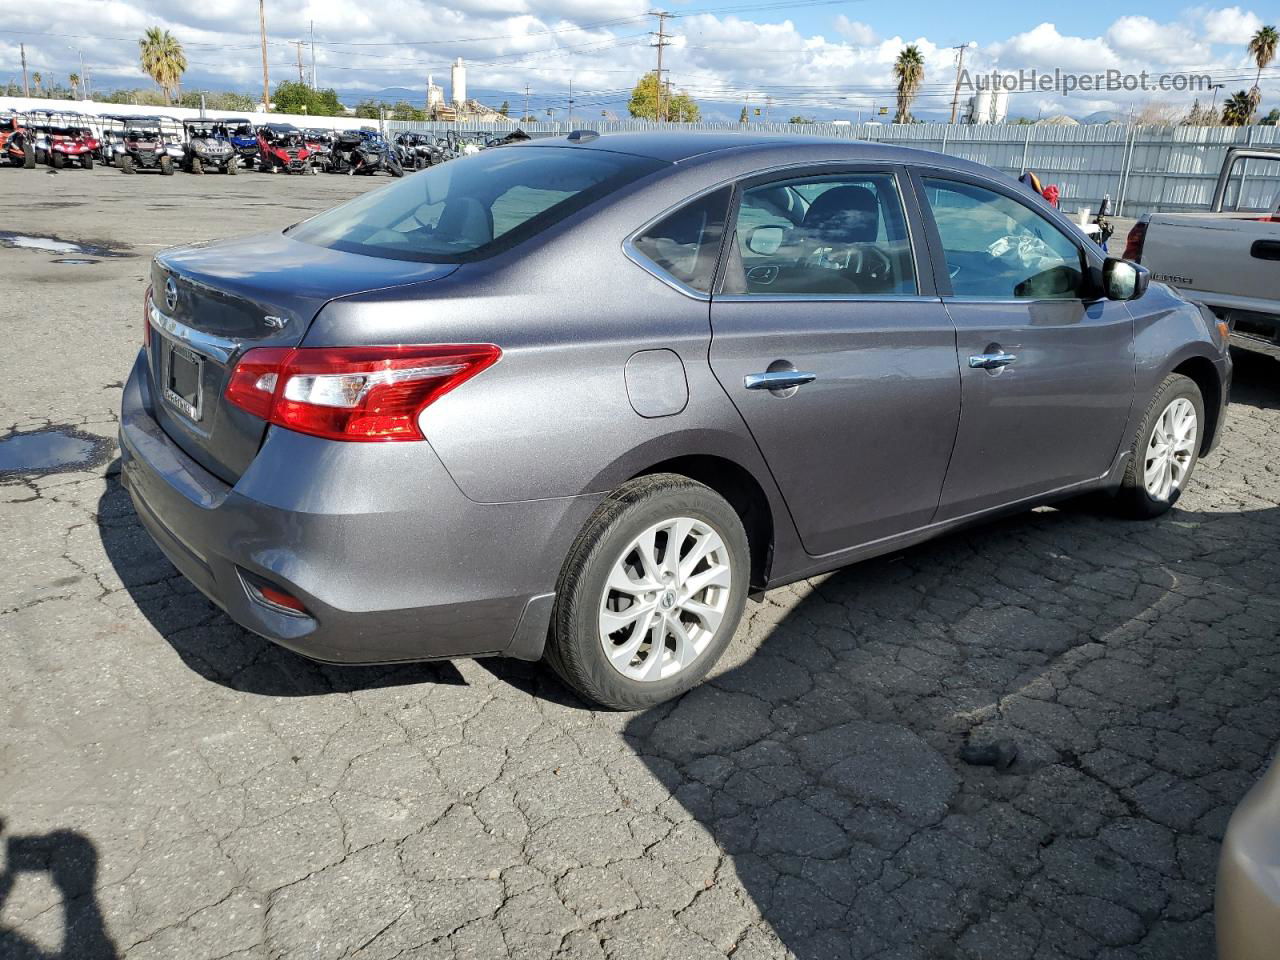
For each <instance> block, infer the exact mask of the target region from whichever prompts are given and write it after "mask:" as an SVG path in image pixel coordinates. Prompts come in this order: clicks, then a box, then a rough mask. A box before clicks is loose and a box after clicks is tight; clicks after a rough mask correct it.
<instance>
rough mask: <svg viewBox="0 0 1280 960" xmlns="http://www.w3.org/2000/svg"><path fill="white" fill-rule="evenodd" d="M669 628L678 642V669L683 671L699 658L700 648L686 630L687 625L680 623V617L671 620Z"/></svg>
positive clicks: (676, 653)
mask: <svg viewBox="0 0 1280 960" xmlns="http://www.w3.org/2000/svg"><path fill="white" fill-rule="evenodd" d="M667 626H668V627H669V628H670V630H671V636H672V637H673V638H675V641H676V652H675V661H676V664H677V668H678V669H680V670H683V669H684V668H685V667H687V666H688V665H689V664H691V663H693V661H694V660H695V659H696V658H697V656H698V648H697V646H696V645H695V644H694V642H693V637H691V636H689V631H688V630H686V629H685V625H684V624H683V623H681V622H680V618H679V617H671V618H669V619H668V620H667Z"/></svg>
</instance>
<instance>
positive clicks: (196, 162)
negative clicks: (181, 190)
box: [191, 157, 204, 174]
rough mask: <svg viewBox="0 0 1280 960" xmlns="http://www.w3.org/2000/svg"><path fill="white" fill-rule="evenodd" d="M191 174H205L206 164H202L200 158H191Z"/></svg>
mask: <svg viewBox="0 0 1280 960" xmlns="http://www.w3.org/2000/svg"><path fill="white" fill-rule="evenodd" d="M191 172H192V173H197V174H199V173H204V164H203V163H201V162H200V158H199V157H192V158H191Z"/></svg>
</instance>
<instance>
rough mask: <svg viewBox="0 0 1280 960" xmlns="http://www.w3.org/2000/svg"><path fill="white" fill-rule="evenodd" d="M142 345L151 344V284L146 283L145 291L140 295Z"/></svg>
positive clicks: (148, 346) (148, 345)
mask: <svg viewBox="0 0 1280 960" xmlns="http://www.w3.org/2000/svg"><path fill="white" fill-rule="evenodd" d="M142 345H143V346H144V347H147V348H150V346H151V284H149V283H148V284H147V292H146V293H144V294H143V295H142Z"/></svg>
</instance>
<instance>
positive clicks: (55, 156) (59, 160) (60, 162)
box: [49, 150, 67, 170]
mask: <svg viewBox="0 0 1280 960" xmlns="http://www.w3.org/2000/svg"><path fill="white" fill-rule="evenodd" d="M66 165H67V157H66V155H65V154H62V153H58V151H56V150H54V151H52V152H50V154H49V166H51V167H53V169H55V170H61V169H62V168H63V167H65V166H66Z"/></svg>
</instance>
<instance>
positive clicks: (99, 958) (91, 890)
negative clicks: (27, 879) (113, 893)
mask: <svg viewBox="0 0 1280 960" xmlns="http://www.w3.org/2000/svg"><path fill="white" fill-rule="evenodd" d="M3 834H4V821H3V820H0V835H3ZM28 875H29V876H35V877H45V878H47V879H48V881H49V882H50V883H52V885H53V887H54V888H55V890H56V891H57V903H58V907H57V908H56V909H60V910H61V912H62V928H63V929H62V938H61V939H62V948H61V949H60V950H53V951H51V950H46V949H44V948H43V947H41V946H40V945H39V944H37V943H35V942H33V941H32V940H30V939H28V938H27V937H25V936H23V935H22V934H20V933H18V932H17V931H16V930H14V929H12V928H10V927H9V926H7V925H6V924H5V922H4V905H5V901H6V900H8V899H9V894H10V893H11V892H12V891H13V888H14V887H15V886H16V885H17V884H18V883H19V882H20V881H21V878H22V877H24V876H28ZM97 879H98V852H97V849H96V848H95V847H94V845H93V842H92V841H91V840H90V839H89V838H88V837H86V836H84V835H83V834H81V833H77V832H75V831H73V830H55V831H53V832H51V833H46V834H37V835H30V836H23V835H9V836H7V837H5V862H4V866H3V868H2V869H0V957H4V958H5V960H59V958H66V960H109V958H115V957H116V956H117V955H118V953H117V950H116V945H115V943H114V942H113V941H112V940H111V938H110V937H109V936H108V935H107V931H106V927H105V926H104V924H103V919H102V909H101V907H100V906H99V904H98V900H97V896H96V892H95V891H96V888H97ZM28 919H30V918H28Z"/></svg>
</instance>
